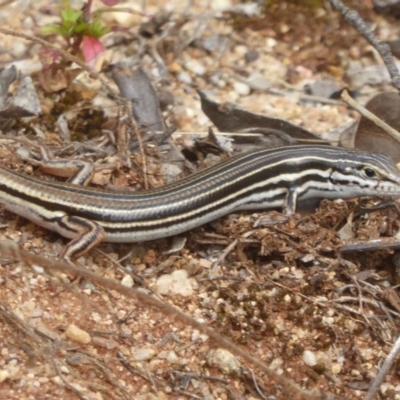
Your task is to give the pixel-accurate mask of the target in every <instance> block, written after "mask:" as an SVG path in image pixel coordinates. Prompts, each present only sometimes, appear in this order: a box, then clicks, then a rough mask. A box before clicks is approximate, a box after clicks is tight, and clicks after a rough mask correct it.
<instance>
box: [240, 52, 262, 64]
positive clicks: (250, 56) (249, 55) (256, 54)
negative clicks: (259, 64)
mask: <svg viewBox="0 0 400 400" xmlns="http://www.w3.org/2000/svg"><path fill="white" fill-rule="evenodd" d="M259 56H260V53H259V52H258V51H257V50H255V49H251V50H249V51H248V52H246V54H245V55H244V59H245V60H246V62H247V63H251V62H253V61H255V60H257V58H258V57H259Z"/></svg>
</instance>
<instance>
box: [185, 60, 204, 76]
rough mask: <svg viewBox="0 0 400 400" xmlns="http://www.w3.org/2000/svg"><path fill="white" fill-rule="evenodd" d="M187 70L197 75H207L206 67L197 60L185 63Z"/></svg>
mask: <svg viewBox="0 0 400 400" xmlns="http://www.w3.org/2000/svg"><path fill="white" fill-rule="evenodd" d="M185 68H186V69H187V70H188V71H190V72H193V73H194V74H196V75H199V76H202V75H204V74H205V72H206V69H205V67H204V66H203V65H202V64H201V63H200V62H199V61H197V60H194V59H193V60H189V61H187V62H186V63H185Z"/></svg>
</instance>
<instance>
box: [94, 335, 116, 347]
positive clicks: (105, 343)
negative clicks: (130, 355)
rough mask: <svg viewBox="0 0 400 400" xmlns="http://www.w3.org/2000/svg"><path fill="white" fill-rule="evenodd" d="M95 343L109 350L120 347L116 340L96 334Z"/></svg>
mask: <svg viewBox="0 0 400 400" xmlns="http://www.w3.org/2000/svg"><path fill="white" fill-rule="evenodd" d="M93 345H95V346H98V347H103V348H104V349H107V350H112V349H116V348H117V347H118V342H116V341H115V340H111V339H106V338H103V337H101V336H94V337H93Z"/></svg>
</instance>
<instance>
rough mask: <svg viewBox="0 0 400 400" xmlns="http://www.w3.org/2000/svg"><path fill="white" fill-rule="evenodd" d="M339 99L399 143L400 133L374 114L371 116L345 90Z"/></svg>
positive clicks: (370, 113)
mask: <svg viewBox="0 0 400 400" xmlns="http://www.w3.org/2000/svg"><path fill="white" fill-rule="evenodd" d="M340 97H341V99H342V100H343V101H344V102H345V103H347V104H348V105H349V106H350V107H352V108H354V109H355V110H356V111H358V112H359V113H360V114H361V115H362V116H363V117H365V118H367V119H369V120H370V121H371V122H373V123H374V124H375V125H376V126H379V128H381V129H383V130H384V131H385V132H386V133H387V134H388V135H389V136H391V137H392V138H393V139H394V140H397V141H398V142H399V143H400V133H399V132H397V131H396V130H395V129H393V128H392V127H391V126H390V125H388V124H387V123H386V122H384V121H382V120H381V119H380V118H378V117H377V116H376V115H375V114H372V112H370V111H368V110H367V109H366V108H365V107H363V106H362V105H361V104H359V103H357V102H356V101H355V100H354V99H353V98H352V97H351V96H350V95H349V92H348V91H347V90H343V92H342V94H341V96H340Z"/></svg>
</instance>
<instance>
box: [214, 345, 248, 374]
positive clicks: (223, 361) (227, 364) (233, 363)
mask: <svg viewBox="0 0 400 400" xmlns="http://www.w3.org/2000/svg"><path fill="white" fill-rule="evenodd" d="M207 363H208V365H210V366H212V367H217V368H219V369H220V370H221V371H222V372H224V373H225V374H236V375H240V372H241V371H240V362H239V361H238V359H237V358H236V357H235V356H234V355H233V354H232V353H230V352H229V351H228V350H225V349H216V350H211V351H210V352H209V353H208V355H207Z"/></svg>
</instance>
